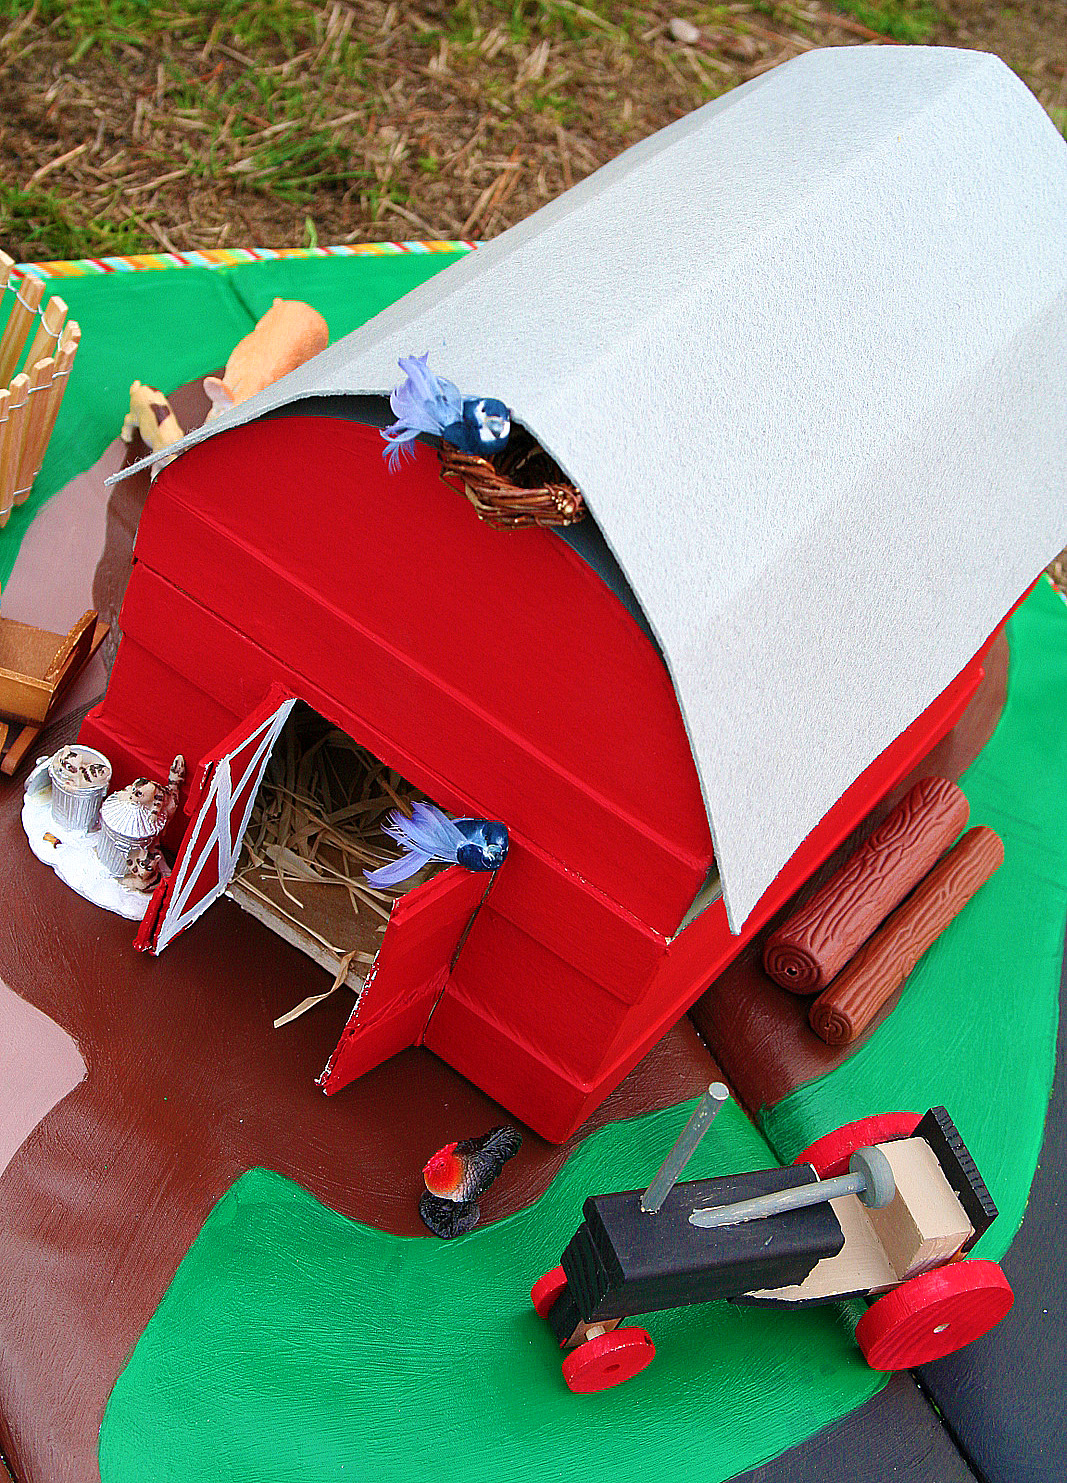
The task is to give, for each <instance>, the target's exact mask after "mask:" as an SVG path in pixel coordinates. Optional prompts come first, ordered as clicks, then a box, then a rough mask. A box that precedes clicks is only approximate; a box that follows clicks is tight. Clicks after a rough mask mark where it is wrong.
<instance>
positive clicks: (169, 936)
mask: <svg viewBox="0 0 1067 1483" xmlns="http://www.w3.org/2000/svg"><path fill="white" fill-rule="evenodd" d="M284 696H285V692H284V691H283V690H281V689H280V688H279V687H277V686H275V687H274V688H273V689H272V690H271V693H270V695H268V697H267V699H266V700H265V701H264V702H263V704H262V705H261V706H259V708H258V709H257V710H254V711H253V712H252V714H251V715H250V716H248V717H246V718H245V720H244V721H242V723H241V725H240V726H239V727H238V728H237V729H236V731H232V732H231V733H230V735H229V736H228V737H227V738H226V740H225V741H223V742H220V744H219V746H218V748H217V750H216V751H214V752H209V753H208V755H207V756H206V757H205V758H204V759H203V761H202V763H201V764H200V770H199V771H200V788H199V793H198V795H197V797H196V800H195V804H194V808H195V813H194V814H193V820H192V823H191V824H190V825H189V828H188V829H187V830H186V831H185V838H184V839H183V840H182V846H181V849H180V850H179V851H178V858H177V859H176V860H175V862H174V870H173V872H172V873H171V876H170V879H169V880H166V881H164V882H163V883H162V885H160V886H159V887H158V889H157V890H156V893H155V895H154V896H153V897H152V900H151V903H150V904H149V907H148V911H147V913H146V915H145V919H144V921H143V922H142V923H141V930H140V931H139V932H138V934H137V937H136V939H135V940H136V945H137V946H138V947H139V948H143V949H147V950H148V951H150V952H153V953H161V952H162V951H163V949H164V948H165V947H166V946H167V944H168V943H169V942H172V941H173V940H174V938H175V937H177V935H178V933H179V932H184V931H185V929H186V927H188V926H190V925H191V924H192V923H193V922H195V921H196V920H197V918H198V917H200V916H203V914H204V912H205V911H207V909H208V907H209V906H210V905H211V903H212V902H213V901H217V900H218V898H219V897H220V896H221V895H222V893H223V892H224V891H225V889H226V887H227V886H228V885H229V883H230V880H231V878H232V876H233V873H234V871H235V870H236V868H237V857H238V855H239V854H240V853H241V841H242V840H243V838H244V834H245V830H246V829H247V828H248V820H249V818H250V817H251V813H252V805H253V803H254V802H255V798H256V793H257V792H258V790H259V785H260V783H261V782H262V780H263V774H264V772H265V771H266V767H267V763H268V762H269V761H270V754H271V750H272V749H273V747H274V743H275V742H276V741H277V740H278V737H279V735H280V733H281V729H282V727H283V726H284V725H285V723H286V721H287V720H288V719H289V712H290V711H291V710H292V709H293V706H294V705H295V704H296V700H295V698H294V697H291V696H290V697H287V698H283V697H284ZM190 811H192V810H190Z"/></svg>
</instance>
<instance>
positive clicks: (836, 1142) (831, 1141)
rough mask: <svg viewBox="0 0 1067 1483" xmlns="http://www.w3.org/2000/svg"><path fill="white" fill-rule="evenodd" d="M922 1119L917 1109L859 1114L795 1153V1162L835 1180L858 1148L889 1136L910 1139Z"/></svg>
mask: <svg viewBox="0 0 1067 1483" xmlns="http://www.w3.org/2000/svg"><path fill="white" fill-rule="evenodd" d="M920 1122H922V1118H921V1117H920V1116H919V1114H918V1113H917V1112H881V1113H879V1114H878V1115H877V1116H876V1117H861V1118H860V1119H859V1121H858V1122H854V1123H846V1124H845V1126H844V1127H843V1128H837V1129H836V1130H835V1131H834V1132H833V1133H826V1134H825V1135H824V1136H823V1137H822V1138H819V1139H817V1140H816V1141H815V1142H814V1143H813V1144H812V1145H811V1147H810V1148H806V1149H805V1150H804V1152H803V1153H798V1154H797V1156H796V1158H795V1159H794V1160H793V1163H794V1164H814V1165H815V1172H816V1174H817V1175H818V1176H819V1178H820V1179H835V1178H836V1177H837V1175H838V1174H847V1173H848V1161H849V1159H850V1158H851V1157H852V1155H853V1154H854V1153H855V1152H856V1150H857V1149H858V1148H871V1147H873V1145H874V1144H876V1143H888V1142H889V1141H890V1139H892V1138H910V1137H911V1135H912V1133H914V1132H915V1129H916V1128H917V1127H918V1126H919V1124H920Z"/></svg>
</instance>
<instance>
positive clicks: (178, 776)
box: [156, 752, 185, 832]
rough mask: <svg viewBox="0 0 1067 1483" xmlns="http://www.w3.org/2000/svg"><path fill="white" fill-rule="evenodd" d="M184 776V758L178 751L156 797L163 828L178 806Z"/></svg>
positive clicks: (157, 810)
mask: <svg viewBox="0 0 1067 1483" xmlns="http://www.w3.org/2000/svg"><path fill="white" fill-rule="evenodd" d="M184 777H185V758H184V757H183V756H182V754H181V753H180V752H179V753H178V755H177V757H175V759H174V761H173V762H172V763H171V764H170V773H169V775H168V777H167V784H166V787H165V788H162V789H161V790H160V792H159V794H158V796H157V799H156V812H157V814H158V815H159V816H160V817H161V818H162V820H163V828H164V829H165V828H166V827H167V825H168V824H169V823H170V821H171V819H172V818H173V817H174V813H175V810H176V809H177V807H178V790H179V788H180V787H181V785H182V781H183V779H184ZM160 832H162V830H161V831H160Z"/></svg>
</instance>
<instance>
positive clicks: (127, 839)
mask: <svg viewBox="0 0 1067 1483" xmlns="http://www.w3.org/2000/svg"><path fill="white" fill-rule="evenodd" d="M184 776H185V759H184V758H183V757H181V756H178V757H175V759H174V761H173V762H172V763H171V767H170V776H169V778H168V779H167V782H166V783H154V782H152V781H151V780H150V779H149V778H135V779H134V781H133V782H132V783H130V785H129V786H128V787H126V788H122V789H121V790H120V791H119V792H117V793H112V795H111V797H110V798H108V799H106V800H105V801H104V805H103V808H102V809H101V810H100V840H99V842H98V844H97V846H96V852H97V854H98V855H99V857H100V860H101V862H102V864H103V866H104V868H105V869H106V870H107V871H109V872H110V874H111V875H113V876H115V877H116V878H118V879H122V880H124V879H125V877H126V876H127V874H128V866H129V861H130V852H131V851H132V850H138V851H140V850H142V849H148V848H149V847H150V846H152V844H153V843H154V841H155V840H156V838H157V837H158V836H159V835H160V834H162V833H163V830H164V829H165V828H166V827H167V824H168V823H169V822H170V819H171V817H172V816H173V814H174V810H175V809H176V808H177V806H178V789H179V787H180V785H181V781H182V779H183V778H184ZM137 889H140V887H138V888H137Z"/></svg>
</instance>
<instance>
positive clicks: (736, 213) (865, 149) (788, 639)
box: [126, 47, 1067, 931]
mask: <svg viewBox="0 0 1067 1483" xmlns="http://www.w3.org/2000/svg"><path fill="white" fill-rule="evenodd" d="M1065 219H1067V144H1065V142H1064V140H1063V139H1062V138H1061V137H1060V136H1059V135H1058V133H1057V131H1056V129H1055V127H1054V125H1053V124H1052V122H1051V120H1050V119H1048V117H1047V116H1046V115H1045V114H1044V111H1043V110H1042V109H1041V107H1040V105H1039V104H1038V103H1037V101H1036V99H1034V98H1033V96H1032V95H1031V94H1030V93H1029V92H1028V90H1027V89H1026V87H1025V86H1024V85H1023V84H1022V83H1021V82H1020V81H1019V80H1018V79H1017V78H1016V77H1015V76H1014V75H1013V74H1012V73H1011V72H1010V70H1009V69H1008V68H1007V67H1006V66H1005V65H1004V64H1003V63H1002V62H1000V61H999V60H998V59H997V58H995V57H991V56H988V55H985V54H983V53H976V52H969V51H955V50H952V49H949V48H923V47H907V48H904V47H901V48H895V47H894V48H889V47H884V48H880V47H857V48H832V49H827V50H825V51H818V50H816V51H812V52H809V53H806V54H805V55H803V56H802V57H799V58H796V59H794V60H793V61H791V62H788V63H786V64H785V65H783V66H781V67H778V68H776V69H774V70H773V71H771V72H767V73H764V74H763V75H761V76H760V77H759V78H757V79H754V80H753V82H751V83H748V84H745V85H744V86H742V87H740V88H737V89H735V90H733V91H732V92H730V93H728V94H725V95H724V96H723V97H722V98H720V99H717V100H715V101H714V102H712V103H710V104H708V105H706V106H705V107H704V108H702V109H699V110H697V111H696V112H695V113H693V114H691V115H689V116H688V117H687V118H684V119H682V120H680V121H679V122H678V123H676V124H673V125H671V126H670V127H669V128H668V129H665V130H663V131H661V133H660V134H657V135H655V136H653V137H652V138H651V139H648V140H645V141H644V142H643V143H642V144H639V145H637V146H635V147H634V148H633V149H631V150H629V151H627V152H626V153H625V154H624V155H622V156H620V157H619V158H618V159H617V160H615V161H613V162H612V163H611V164H609V165H607V166H605V167H604V168H603V169H601V170H599V171H597V172H596V173H595V174H594V175H592V176H590V177H588V178H587V179H586V180H584V181H582V182H581V183H580V184H579V185H577V186H575V187H574V189H573V190H572V191H569V192H567V193H566V194H565V195H564V196H562V197H560V198H558V199H557V200H556V201H554V202H551V203H550V204H549V205H547V206H546V207H544V208H542V210H540V211H538V212H537V213H535V214H534V215H533V216H532V217H530V218H528V219H527V220H526V221H524V222H521V223H519V225H518V226H516V227H513V228H511V229H510V230H509V231H508V232H506V233H504V234H503V235H502V236H501V237H499V238H496V239H494V240H493V241H492V242H490V243H488V244H487V245H486V246H484V247H481V248H479V250H478V251H477V252H475V253H472V254H471V255H470V256H469V257H467V258H464V259H462V260H461V261H460V262H458V263H455V264H453V265H451V266H450V267H448V268H447V269H445V270H444V271H443V272H442V273H440V274H438V275H437V276H436V277H434V278H433V279H431V280H429V281H428V282H427V283H425V284H423V285H421V286H420V287H419V288H417V289H415V290H414V291H413V292H412V293H410V294H409V295H407V296H406V297H405V298H404V299H402V300H399V301H398V302H397V303H396V304H394V305H391V306H390V307H389V308H387V309H386V310H384V311H383V312H382V313H381V314H379V315H377V316H376V317H375V318H374V319H373V320H371V321H370V322H369V323H368V324H366V325H364V326H362V327H361V328H360V329H358V330H356V331H354V332H353V333H352V334H351V335H349V336H347V337H345V338H344V339H343V340H340V341H338V342H337V343H336V344H335V345H333V346H331V347H330V348H329V349H328V350H326V351H325V352H324V353H323V354H322V355H321V356H319V357H317V358H316V359H315V360H314V361H311V362H309V363H308V364H307V365H305V366H303V367H301V368H300V369H299V370H298V371H296V372H293V373H292V374H291V375H290V376H288V377H286V378H285V379H284V380H282V381H280V382H278V383H277V384H276V385H275V386H273V387H270V388H268V389H267V391H265V392H263V393H261V394H260V395H259V396H258V397H256V398H253V399H252V400H250V401H249V402H246V403H244V404H242V405H241V406H238V407H236V408H234V409H232V410H231V411H230V412H228V413H227V414H224V415H223V416H222V417H220V418H219V419H218V420H217V421H215V422H214V423H212V424H211V425H210V426H209V427H206V428H204V429H200V430H197V431H195V432H193V433H191V434H190V435H189V436H188V437H186V438H185V439H184V440H183V441H182V442H181V443H179V444H177V445H174V446H173V447H172V448H170V449H168V450H167V451H166V456H172V455H174V454H175V453H176V452H181V451H183V450H184V449H185V448H187V447H191V446H193V445H194V444H196V443H199V442H201V441H203V440H204V439H205V438H207V437H211V436H214V435H215V434H216V433H219V432H223V431H226V430H227V429H228V428H230V427H233V426H237V425H240V424H243V423H247V422H249V421H251V420H253V419H255V418H256V417H259V416H261V415H262V414H264V413H266V412H269V411H271V410H274V409H275V408H277V407H279V406H282V405H290V406H291V405H292V404H294V403H297V402H299V401H301V400H303V399H305V398H308V397H312V396H323V395H336V394H345V395H353V394H376V395H381V394H383V393H384V392H386V391H388V390H389V389H390V388H391V386H392V385H394V384H395V383H396V381H397V380H398V379H399V377H398V373H397V370H396V361H397V359H398V357H399V356H400V355H404V354H417V353H421V352H422V351H425V350H426V349H427V348H428V349H429V350H430V363H431V366H432V367H433V368H434V369H436V370H438V371H439V372H440V374H442V375H444V376H447V377H448V378H449V379H451V380H453V381H455V382H456V383H457V385H459V386H460V388H461V389H462V390H463V391H464V392H465V393H467V394H480V395H495V396H499V397H501V398H502V399H503V400H505V401H506V402H507V403H508V404H509V406H511V407H512V409H513V412H514V414H515V416H516V419H517V420H519V421H521V422H522V423H523V424H525V425H526V426H527V427H529V428H530V430H531V431H532V432H533V433H534V435H535V436H536V437H537V438H538V439H539V441H540V442H541V443H542V444H543V445H544V446H545V447H546V449H547V450H548V451H549V452H550V453H551V454H552V456H553V457H554V458H556V460H557V461H558V462H559V463H560V465H561V466H562V467H563V468H564V469H565V470H566V471H567V473H568V474H569V476H570V477H571V478H572V479H573V480H574V482H575V483H576V484H577V485H578V486H579V487H580V488H581V489H582V492H583V494H584V495H585V497H586V500H587V502H588V504H589V507H590V510H591V511H592V513H593V515H594V517H595V519H596V521H597V523H598V525H599V527H600V529H601V530H602V532H603V534H604V537H605V540H606V542H607V545H608V547H609V548H610V550H611V552H612V553H613V555H614V556H615V558H616V559H617V561H618V562H619V565H620V566H621V568H622V570H623V572H624V573H625V575H626V577H627V579H628V581H629V583H630V585H631V586H632V588H633V590H634V592H635V594H636V596H637V599H638V601H639V602H640V605H641V607H642V609H643V611H644V612H645V614H646V615H647V617H648V620H649V623H650V626H651V628H652V630H653V632H654V633H655V635H656V638H657V639H658V641H659V643H660V645H661V647H662V650H663V652H664V655H665V658H666V661H667V664H668V667H669V670H670V672H671V675H672V678H673V680H674V684H675V689H676V692H677V694H678V699H679V704H680V707H681V710H682V715H683V717H684V719H685V723H686V726H687V729H688V732H689V736H690V741H691V744H692V748H693V754H694V759H695V761H696V765H697V770H698V773H699V775H700V780H701V785H702V788H703V790H704V797H705V801H706V803H707V806H708V815H709V821H710V824H711V830H712V838H713V842H714V845H715V851H716V858H717V860H718V863H719V868H720V872H721V876H722V883H723V894H724V897H725V901H726V906H727V913H728V917H729V920H730V924H731V927H732V928H733V929H734V930H735V931H736V930H739V929H740V927H741V925H742V924H743V922H744V920H745V918H746V917H747V916H748V915H749V913H750V912H751V910H752V907H753V906H754V905H755V903H756V901H757V900H758V899H759V897H760V896H761V895H762V894H763V892H764V891H765V890H766V888H767V887H768V886H769V885H770V883H771V881H772V880H773V878H774V876H775V875H776V874H777V872H778V871H779V870H780V869H781V867H782V866H783V865H784V864H785V862H786V861H787V860H788V858H789V857H790V855H792V854H793V852H794V851H795V850H796V848H797V847H798V846H799V845H800V843H801V842H802V841H803V839H804V838H805V837H806V835H807V834H808V833H810V831H811V829H813V828H814V827H815V825H816V824H817V823H818V821H819V819H820V818H821V817H822V816H823V815H824V814H825V813H826V811H827V809H828V808H830V807H831V806H832V804H833V803H834V802H835V801H836V799H837V798H838V797H839V796H840V794H841V793H842V792H843V791H844V790H845V789H846V788H847V787H848V786H849V784H850V783H851V782H852V781H854V779H855V778H856V777H858V776H859V774H860V773H861V772H862V771H863V770H864V769H865V768H866V767H867V766H868V765H869V763H870V762H871V761H873V760H874V758H875V757H876V756H877V755H878V754H879V753H880V752H881V751H882V750H884V748H885V747H886V746H888V745H889V744H890V742H891V741H892V740H893V739H894V737H895V736H897V735H899V733H900V732H901V731H903V730H904V729H905V728H906V727H907V726H908V725H909V724H910V723H911V722H912V721H913V720H914V719H915V717H916V716H917V715H919V714H920V713H921V711H922V710H923V709H925V707H926V706H927V705H928V704H930V702H931V701H932V700H933V699H935V698H936V696H937V695H938V694H939V693H940V692H941V691H942V690H943V689H944V688H945V687H946V685H948V684H949V683H950V682H951V680H952V679H953V678H954V677H955V675H956V674H957V673H958V672H959V671H960V670H961V669H962V668H963V667H964V665H965V664H966V663H967V662H968V660H969V659H970V657H971V656H972V655H973V654H974V653H975V652H976V650H977V649H978V648H979V647H980V645H981V643H982V642H983V641H984V639H985V638H986V637H987V636H988V634H989V633H990V632H991V631H992V630H993V628H995V627H996V625H997V623H998V622H999V620H1000V618H1001V617H1002V616H1003V614H1004V612H1006V611H1007V609H1008V608H1009V607H1010V606H1011V605H1012V603H1013V602H1014V601H1015V599H1016V598H1017V597H1018V595H1019V593H1020V592H1021V591H1022V590H1023V589H1024V588H1025V586H1026V585H1028V583H1029V581H1030V580H1031V579H1032V577H1033V575H1034V573H1035V572H1037V571H1039V570H1040V569H1041V567H1042V566H1043V565H1045V564H1046V563H1047V562H1048V561H1049V560H1051V559H1052V558H1053V557H1054V556H1055V554H1056V552H1057V551H1058V550H1059V549H1060V547H1061V546H1062V545H1063V543H1064V540H1065V539H1067V528H1065V526H1067V517H1065V516H1064V514H1063V512H1062V509H1061V505H1062V487H1063V485H1064V482H1065V481H1067V468H1065V467H1064V463H1065V458H1067V455H1065V453H1064V449H1065V448H1067V263H1065V261H1064V258H1063V253H1062V223H1063V221H1064V220H1065ZM153 461H154V460H152V459H147V460H143V461H142V464H141V465H140V466H143V464H144V463H147V462H153ZM126 472H130V471H126ZM964 541H967V542H969V545H968V549H976V550H979V551H980V552H981V553H982V554H981V555H979V557H978V559H977V564H976V568H975V570H973V571H970V570H969V572H968V580H967V582H966V583H964V582H963V581H961V580H959V579H958V578H953V576H952V574H951V573H950V571H949V570H948V562H947V561H946V553H948V552H950V551H951V549H952V547H953V546H954V545H955V544H959V543H961V542H964ZM979 568H980V569H979ZM828 635H830V636H832V642H831V643H827V641H826V640H827V636H828Z"/></svg>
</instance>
